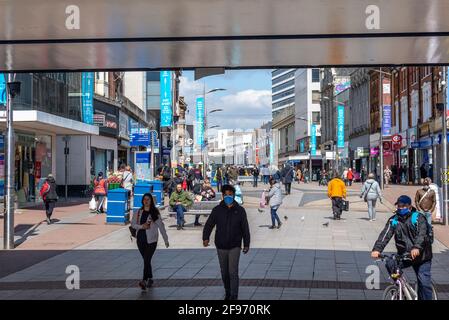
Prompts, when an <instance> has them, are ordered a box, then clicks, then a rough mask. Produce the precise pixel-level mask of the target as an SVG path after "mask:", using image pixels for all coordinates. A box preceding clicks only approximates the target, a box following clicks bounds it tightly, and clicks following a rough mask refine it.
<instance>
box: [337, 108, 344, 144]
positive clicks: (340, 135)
mask: <svg viewBox="0 0 449 320" xmlns="http://www.w3.org/2000/svg"><path fill="white" fill-rule="evenodd" d="M344 147H345V106H344V105H342V104H339V105H338V107H337V148H344Z"/></svg>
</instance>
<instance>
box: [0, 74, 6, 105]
mask: <svg viewBox="0 0 449 320" xmlns="http://www.w3.org/2000/svg"><path fill="white" fill-rule="evenodd" d="M6 96H7V93H6V74H4V73H0V105H5V106H6Z"/></svg>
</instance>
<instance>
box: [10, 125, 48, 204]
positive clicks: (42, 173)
mask: <svg viewBox="0 0 449 320" xmlns="http://www.w3.org/2000/svg"><path fill="white" fill-rule="evenodd" d="M51 170H52V149H51V136H40V135H38V136H35V135H33V134H28V133H17V134H16V148H15V189H16V193H17V200H18V202H19V205H23V204H25V203H27V202H34V201H41V198H40V195H39V190H40V188H41V186H42V184H43V183H44V181H45V178H46V177H47V176H48V174H50V173H52V171H51Z"/></svg>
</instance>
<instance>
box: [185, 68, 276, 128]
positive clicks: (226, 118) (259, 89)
mask: <svg viewBox="0 0 449 320" xmlns="http://www.w3.org/2000/svg"><path fill="white" fill-rule="evenodd" d="M204 83H205V84H206V91H208V90H211V89H214V88H225V89H226V91H219V92H215V93H211V94H209V95H207V98H206V107H207V109H208V110H209V111H210V110H213V109H217V108H220V109H224V111H223V112H217V113H213V114H211V115H210V116H209V124H210V126H212V125H220V129H254V128H259V127H260V126H261V125H262V124H263V123H264V122H268V121H270V120H271V70H227V71H226V72H225V74H224V75H215V76H209V77H205V78H202V79H200V80H198V81H194V72H193V71H183V75H182V78H181V84H180V91H181V93H180V95H181V96H184V97H185V100H186V102H187V104H188V109H189V114H188V117H187V121H188V122H190V123H191V122H192V121H193V119H194V116H195V97H196V95H201V94H202V93H203V86H204Z"/></svg>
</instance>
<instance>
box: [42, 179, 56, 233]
mask: <svg viewBox="0 0 449 320" xmlns="http://www.w3.org/2000/svg"><path fill="white" fill-rule="evenodd" d="M40 195H41V197H42V200H44V203H45V214H46V216H47V224H51V216H52V214H53V209H54V208H55V206H56V201H58V194H57V193H56V181H55V178H54V177H53V175H52V174H51V173H50V174H49V175H48V176H47V179H46V180H45V183H44V184H43V185H42V188H41V190H40Z"/></svg>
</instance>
